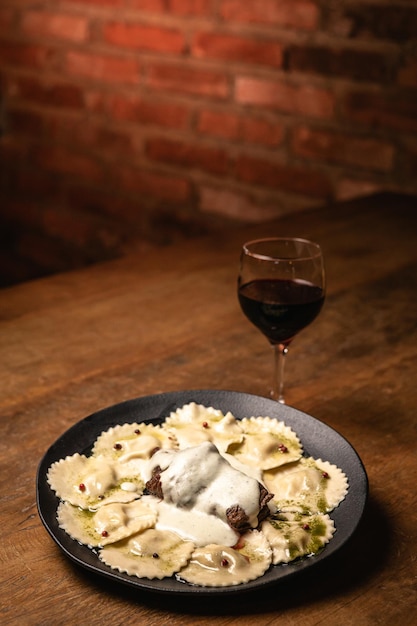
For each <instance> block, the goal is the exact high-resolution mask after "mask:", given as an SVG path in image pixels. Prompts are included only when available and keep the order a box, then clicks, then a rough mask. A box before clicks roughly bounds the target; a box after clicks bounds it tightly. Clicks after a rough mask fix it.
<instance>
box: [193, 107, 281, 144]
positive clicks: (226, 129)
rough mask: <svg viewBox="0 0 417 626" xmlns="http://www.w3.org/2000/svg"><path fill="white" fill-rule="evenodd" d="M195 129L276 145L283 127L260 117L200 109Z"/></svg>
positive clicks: (231, 138)
mask: <svg viewBox="0 0 417 626" xmlns="http://www.w3.org/2000/svg"><path fill="white" fill-rule="evenodd" d="M197 130H198V131H199V132H200V133H203V134H206V135H212V136H214V137H219V138H223V139H229V140H235V141H243V142H247V143H253V144H261V145H265V146H277V145H279V144H280V143H281V142H282V139H283V135H284V132H283V127H282V125H281V124H278V123H271V122H268V121H266V120H264V119H261V118H256V117H249V116H244V115H237V114H235V113H229V112H224V111H211V110H204V111H201V113H200V115H199V117H198V120H197Z"/></svg>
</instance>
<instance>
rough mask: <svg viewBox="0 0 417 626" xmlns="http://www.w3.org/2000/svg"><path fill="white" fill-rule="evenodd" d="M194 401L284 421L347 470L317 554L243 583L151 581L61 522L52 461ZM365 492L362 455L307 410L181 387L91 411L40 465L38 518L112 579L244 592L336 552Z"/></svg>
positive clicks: (82, 561) (66, 547)
mask: <svg viewBox="0 0 417 626" xmlns="http://www.w3.org/2000/svg"><path fill="white" fill-rule="evenodd" d="M193 401H194V402H196V403H198V404H203V405H204V406H212V407H214V408H216V409H220V410H221V411H223V412H224V413H226V412H227V411H231V412H232V413H233V415H234V416H235V417H237V418H243V417H251V416H269V417H272V418H277V419H279V420H282V421H284V422H285V423H286V424H287V425H288V426H290V427H291V428H293V430H294V431H295V432H296V433H297V435H298V436H299V437H300V439H301V442H302V444H303V447H304V451H305V454H307V455H309V456H313V457H315V458H321V459H323V460H326V461H329V462H330V463H334V464H335V465H337V466H338V467H340V468H341V469H342V470H343V471H344V472H345V474H346V475H347V477H348V480H349V491H348V494H347V496H346V498H345V499H344V500H343V502H341V504H340V505H339V506H338V507H337V508H336V509H335V510H334V511H333V512H332V513H331V517H332V518H333V520H334V522H335V524H336V533H335V535H334V536H333V538H332V540H331V541H330V542H329V544H327V546H326V547H325V548H324V549H323V550H322V551H321V552H320V553H319V554H317V555H316V556H314V557H311V558H305V559H300V560H299V561H297V562H293V563H290V564H288V565H277V566H272V567H271V568H270V569H269V570H268V571H267V572H266V573H265V574H264V575H263V576H262V577H260V578H258V579H256V580H253V581H250V582H248V583H244V584H242V585H237V586H234V587H197V586H192V585H189V584H187V583H182V582H180V581H178V580H176V579H174V578H165V579H163V580H148V579H146V578H137V577H136V576H129V575H127V574H122V573H120V572H117V571H115V570H112V569H110V568H109V567H108V566H107V565H105V564H104V563H102V562H101V561H100V560H99V559H98V557H97V555H96V554H95V553H94V552H93V550H91V549H89V548H87V547H86V546H84V545H81V544H79V543H78V542H77V541H74V540H73V539H71V538H70V536H69V535H67V533H66V532H65V531H63V530H62V529H61V528H59V527H58V523H57V519H56V510H57V505H58V499H57V497H56V496H55V494H54V492H53V491H52V490H51V489H50V487H49V485H48V483H47V480H46V475H47V472H48V469H49V467H50V465H51V464H52V463H54V462H55V461H57V460H59V459H61V458H64V457H66V456H67V455H71V454H74V453H75V452H79V453H88V452H89V451H90V449H91V446H92V444H93V443H94V441H95V439H96V438H97V437H98V435H99V434H100V433H101V432H102V431H103V430H107V429H108V428H110V427H111V426H115V425H116V424H123V423H125V422H127V423H131V422H153V423H158V422H161V421H163V420H164V419H165V418H166V417H167V416H168V415H169V413H170V412H171V411H174V410H176V409H177V408H180V407H181V406H183V405H184V404H187V403H189V402H193ZM367 492H368V481H367V476H366V472H365V469H364V467H363V464H362V462H361V460H360V458H359V456H358V455H357V453H356V452H355V450H354V449H353V448H352V446H351V445H350V444H349V443H348V442H347V441H346V440H345V439H344V438H343V437H342V436H341V435H340V434H338V433H337V432H336V431H335V430H333V429H332V428H330V427H329V426H327V425H326V424H324V423H323V422H320V421H319V420H317V419H315V418H314V417H311V416H309V415H307V414H306V413H302V412H301V411H298V410H297V409H294V408H292V407H289V406H286V405H282V404H279V403H278V402H275V401H273V400H269V399H268V398H261V397H258V396H254V395H249V394H245V393H238V392H234V391H218V390H198V391H197V390H196V391H179V392H171V393H163V394H159V395H153V396H146V397H143V398H137V399H134V400H128V401H126V402H122V403H120V404H116V405H114V406H111V407H109V408H106V409H103V410H101V411H98V412H97V413H93V414H92V415H90V416H89V417H86V418H85V419H83V420H82V421H80V422H78V423H77V424H75V425H74V426H72V427H71V428H70V429H69V430H67V432H65V433H64V434H63V435H62V436H61V437H60V438H59V439H58V440H57V441H56V442H55V443H54V444H53V445H52V446H51V447H50V448H49V450H48V451H47V452H46V454H45V456H44V457H43V459H42V461H41V463H40V465H39V468H38V474H37V504H38V511H39V515H40V518H41V520H42V522H43V524H44V525H45V527H46V529H47V531H48V532H49V533H50V535H51V537H52V538H53V539H54V540H55V541H56V543H57V544H58V546H59V547H60V548H61V550H63V552H64V553H65V554H66V555H67V556H68V557H69V558H70V559H72V560H73V561H75V562H76V563H77V564H78V565H81V566H82V567H84V568H86V569H87V570H90V571H92V572H94V573H97V574H101V575H103V576H105V577H107V578H108V579H111V580H113V581H119V582H121V583H124V584H127V585H130V586H133V587H139V588H141V589H146V590H149V591H156V592H162V593H170V594H185V595H186V594H196V593H197V594H201V595H212V594H215V595H216V594H222V595H223V594H233V593H241V592H244V591H247V590H249V589H256V588H260V587H265V586H266V585H270V584H273V583H277V582H278V581H280V580H282V579H284V578H285V579H287V578H288V577H290V576H293V575H294V574H296V573H298V572H300V571H302V570H304V569H305V568H308V567H313V566H314V565H316V564H317V563H319V562H320V561H323V559H326V558H328V557H329V556H330V555H331V554H333V553H334V552H335V551H337V550H338V549H339V548H340V547H341V546H342V545H343V544H345V543H346V541H347V540H348V539H349V538H350V537H351V535H352V534H353V532H354V531H355V529H356V527H357V526H358V524H359V521H360V519H361V517H362V514H363V511H364V508H365V503H366V498H367Z"/></svg>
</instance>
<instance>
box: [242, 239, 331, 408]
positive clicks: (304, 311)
mask: <svg viewBox="0 0 417 626" xmlns="http://www.w3.org/2000/svg"><path fill="white" fill-rule="evenodd" d="M324 296H325V272H324V263H323V254H322V251H321V249H320V246H319V245H318V244H317V243H314V242H312V241H308V240H307V239H299V238H292V237H291V238H289V237H286V238H284V237H272V238H268V239H256V240H254V241H248V242H247V243H245V244H243V247H242V252H241V255H240V268H239V278H238V297H239V303H240V306H241V308H242V311H243V313H244V314H245V315H246V317H247V318H248V319H249V320H250V321H251V322H252V324H254V325H255V326H256V327H257V328H258V329H259V330H260V331H261V332H262V333H263V334H264V335H265V336H266V338H267V339H268V340H269V342H270V344H271V345H272V347H273V349H274V378H273V385H272V390H271V393H270V395H271V397H272V398H273V399H274V400H277V401H278V402H281V403H283V404H284V403H285V400H284V395H283V388H284V362H285V357H286V355H287V353H288V347H289V345H290V343H291V342H292V340H293V339H294V337H295V336H296V334H297V333H299V332H300V330H302V329H303V328H305V327H306V326H308V325H309V324H310V323H311V322H312V321H313V320H314V319H315V318H316V317H317V315H318V314H319V312H320V309H321V307H322V306H323V302H324Z"/></svg>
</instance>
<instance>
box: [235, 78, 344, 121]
mask: <svg viewBox="0 0 417 626" xmlns="http://www.w3.org/2000/svg"><path fill="white" fill-rule="evenodd" d="M235 98H236V101H237V102H238V103H240V104H245V105H252V106H256V107H264V108H268V109H275V110H278V111H283V112H285V113H295V114H303V115H308V116H311V117H318V118H330V117H333V115H334V107H335V101H334V95H333V94H332V93H331V92H330V91H328V90H326V89H322V88H320V87H316V86H313V85H308V84H301V85H296V84H290V83H284V82H279V81H271V80H265V79H261V78H248V77H237V79H236V94H235Z"/></svg>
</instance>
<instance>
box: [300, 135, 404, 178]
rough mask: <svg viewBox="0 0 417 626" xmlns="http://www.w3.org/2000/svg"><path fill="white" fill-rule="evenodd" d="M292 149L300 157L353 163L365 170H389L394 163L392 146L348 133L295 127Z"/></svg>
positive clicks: (346, 163) (347, 163)
mask: <svg viewBox="0 0 417 626" xmlns="http://www.w3.org/2000/svg"><path fill="white" fill-rule="evenodd" d="M292 149H293V151H294V153H295V154H296V155H298V156H301V157H306V158H309V159H312V160H314V161H316V160H324V161H328V162H330V163H340V164H345V165H354V166H357V167H362V168H364V169H375V170H380V171H389V170H390V169H391V168H392V165H393V159H394V149H393V146H392V145H391V144H389V143H387V142H385V141H379V140H377V139H371V138H363V137H355V136H353V135H352V134H351V133H350V134H346V133H340V132H332V131H327V130H313V129H311V128H307V127H306V126H301V127H299V128H296V129H295V130H294V132H293V136H292Z"/></svg>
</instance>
